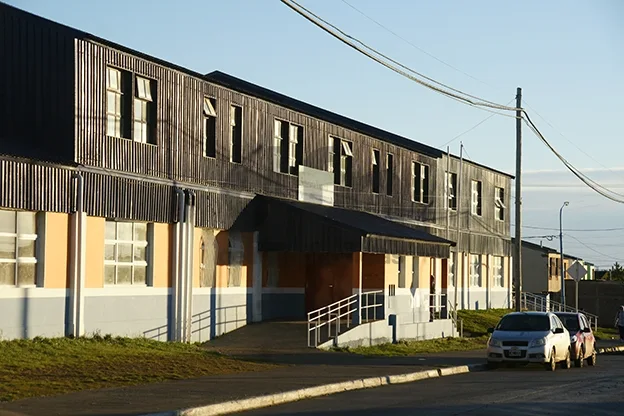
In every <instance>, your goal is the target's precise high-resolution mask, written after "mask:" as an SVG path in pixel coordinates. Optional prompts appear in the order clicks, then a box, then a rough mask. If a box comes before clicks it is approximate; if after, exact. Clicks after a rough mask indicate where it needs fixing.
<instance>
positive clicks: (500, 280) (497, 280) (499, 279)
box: [492, 256, 505, 287]
mask: <svg viewBox="0 0 624 416" xmlns="http://www.w3.org/2000/svg"><path fill="white" fill-rule="evenodd" d="M504 277H505V273H504V271H503V258H502V257H498V256H494V257H493V258H492V279H493V282H492V284H493V286H494V287H503V286H504V282H505V281H504Z"/></svg>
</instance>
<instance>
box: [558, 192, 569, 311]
mask: <svg viewBox="0 0 624 416" xmlns="http://www.w3.org/2000/svg"><path fill="white" fill-rule="evenodd" d="M568 205H570V203H569V202H568V201H565V202H564V203H563V205H562V206H561V209H560V210H559V249H560V250H559V252H560V253H561V303H562V304H563V306H564V308H565V305H566V300H565V266H564V265H563V208H564V207H567V206H568Z"/></svg>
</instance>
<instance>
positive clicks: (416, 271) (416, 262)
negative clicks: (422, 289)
mask: <svg viewBox="0 0 624 416" xmlns="http://www.w3.org/2000/svg"><path fill="white" fill-rule="evenodd" d="M419 266H420V258H419V257H418V256H412V288H414V289H417V288H418V285H419V283H420V267H419Z"/></svg>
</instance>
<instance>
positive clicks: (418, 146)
mask: <svg viewBox="0 0 624 416" xmlns="http://www.w3.org/2000/svg"><path fill="white" fill-rule="evenodd" d="M204 79H206V80H207V81H209V82H213V83H215V84H218V85H221V86H222V87H226V88H229V89H232V90H234V91H238V92H240V93H242V94H247V95H251V96H252V97H256V98H260V99H263V100H266V101H269V102H271V103H273V104H277V105H280V106H283V107H286V108H289V109H291V110H294V111H298V112H300V113H304V114H307V115H309V116H312V117H315V118H318V119H321V120H324V121H327V122H328V123H332V124H336V125H338V126H341V127H344V128H346V129H349V130H353V131H356V132H358V133H361V134H365V135H367V136H371V137H374V138H376V139H380V140H384V141H386V142H388V143H391V144H394V145H396V146H400V147H404V148H406V149H409V150H412V151H414V152H418V153H420V154H423V155H427V156H431V157H435V158H440V157H442V155H443V154H444V152H442V151H441V150H440V149H436V148H434V147H431V146H427V145H425V144H422V143H418V142H415V141H413V140H410V139H408V138H406V137H403V136H399V135H397V134H394V133H390V132H388V131H385V130H382V129H380V128H377V127H374V126H371V125H369V124H365V123H362V122H360V121H357V120H353V119H351V118H348V117H345V116H341V115H340V114H336V113H333V112H331V111H328V110H325V109H322V108H320V107H316V106H313V105H312V104H308V103H305V102H303V101H300V100H297V99H295V98H292V97H288V96H286V95H284V94H280V93H279V92H276V91H273V90H270V89H268V88H264V87H261V86H259V85H256V84H252V83H251V82H248V81H245V80H242V79H240V78H236V77H234V76H232V75H229V74H226V73H224V72H221V71H214V72H211V73H209V74H207V75H206V76H205V77H204Z"/></svg>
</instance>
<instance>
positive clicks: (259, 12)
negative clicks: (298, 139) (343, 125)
mask: <svg viewBox="0 0 624 416" xmlns="http://www.w3.org/2000/svg"><path fill="white" fill-rule="evenodd" d="M4 1H5V2H7V3H9V4H12V5H14V6H17V7H19V8H22V9H24V10H27V11H30V12H33V13H35V14H38V15H40V16H43V17H46V18H49V19H52V20H55V21H57V22H60V23H64V24H67V25H69V26H72V27H75V28H78V29H81V30H84V31H86V32H89V33H92V34H94V35H97V36H100V37H103V38H106V39H108V40H111V41H113V42H117V43H120V44H123V45H125V46H128V47H130V48H133V49H136V50H139V51H142V52H145V53H147V54H150V55H153V56H156V57H158V58H161V59H164V60H166V61H169V62H173V63H175V64H178V65H180V66H183V67H186V68H189V69H192V70H194V71H197V72H201V73H208V72H211V71H213V70H221V71H223V72H226V73H229V74H231V75H234V76H237V77H240V78H243V79H246V80H248V81H250V82H253V83H256V84H259V85H262V86H264V87H267V88H270V89H273V90H276V91H278V92H281V93H283V94H286V95H289V96H292V97H295V98H298V99H301V100H303V101H306V102H309V103H312V104H314V105H317V106H320V107H323V108H326V109H328V110H331V111H334V112H337V113H340V114H342V115H345V116H348V117H352V118H355V119H357V120H360V121H363V122H366V123H368V124H372V125H375V126H377V127H380V128H383V129H385V130H389V131H392V132H394V133H397V134H401V135H404V136H406V137H409V138H411V139H413V140H415V141H418V142H422V143H425V144H428V145H430V146H433V147H441V148H442V149H444V150H446V146H447V145H448V146H450V150H451V152H452V153H455V154H458V153H459V146H460V141H461V142H463V145H464V148H465V154H466V155H467V156H468V157H469V158H470V159H473V160H475V161H476V162H479V163H482V164H485V165H487V166H490V167H492V168H495V169H498V170H502V171H505V172H509V173H511V174H514V173H515V120H514V119H512V118H508V117H503V116H499V115H495V116H494V117H491V118H489V119H488V120H487V121H485V122H483V123H482V124H480V125H479V126H478V127H476V128H473V127H475V126H476V125H477V124H478V123H481V122H482V121H483V120H484V119H486V118H487V117H489V116H490V115H491V113H488V112H485V111H483V110H479V109H476V108H473V107H470V106H467V105H464V104H461V103H458V102H457V101H454V100H451V99H449V98H447V97H444V96H442V95H440V94H438V93H436V92H433V91H431V90H429V89H427V88H424V87H423V86H421V85H419V84H417V83H415V82H413V81H411V80H409V79H407V78H404V77H402V76H400V75H398V74H396V73H394V72H392V71H390V70H389V69H387V68H384V67H383V66H381V65H379V64H378V63H376V62H374V61H372V60H370V59H369V58H367V57H365V56H364V55H362V54H359V53H358V52H356V51H355V50H353V49H351V48H349V47H348V46H346V45H344V44H342V43H341V42H340V41H338V40H336V39H335V38H333V37H331V36H330V35H328V34H327V33H325V32H323V31H322V30H321V29H319V28H317V27H316V26H314V25H313V24H311V23H310V22H308V21H306V20H305V19H304V18H303V17H301V16H299V15H297V14H296V13H295V12H294V11H292V10H291V9H289V8H288V7H287V6H285V5H284V4H282V3H281V2H280V1H279V0H176V1H175V2H173V1H170V2H165V1H161V0H132V1H130V0H123V1H122V0H107V1H100V2H95V1H86V0H54V1H51V0H8V1H7V0H4ZM298 2H299V3H300V4H302V5H303V6H305V7H307V8H309V9H310V10H312V11H313V12H314V13H316V14H318V15H320V16H321V17H323V18H324V19H326V20H328V21H329V22H330V23H332V24H335V25H336V26H338V27H340V28H341V29H342V30H344V31H346V32H347V33H349V34H350V35H352V36H354V37H357V38H359V39H360V40H362V41H363V42H365V43H367V44H368V45H370V46H372V47H374V48H375V49H377V50H379V51H380V52H383V53H384V54H385V55H388V56H390V57H391V58H393V59H395V60H397V61H399V62H401V63H402V64H404V65H406V66H409V67H410V68H412V69H414V70H416V71H418V72H420V73H422V74H424V75H426V76H429V77H431V78H434V79H436V80H438V81H440V82H443V83H445V84H447V85H450V86H452V87H453V88H456V89H459V90H462V91H465V92H467V93H470V94H472V95H475V96H479V97H482V98H484V99H487V100H490V101H494V102H496V103H500V104H503V105H506V104H513V100H514V97H515V94H516V88H517V87H521V88H522V93H523V98H524V102H523V106H524V107H525V108H526V109H527V111H528V112H529V115H530V116H531V119H532V120H533V121H534V122H535V123H536V125H537V126H538V128H539V129H540V130H541V131H542V133H543V134H544V135H545V136H546V138H547V139H548V140H549V141H550V142H551V144H552V145H553V146H554V147H555V148H556V149H557V150H558V151H559V152H560V153H561V154H563V156H564V157H565V158H566V159H567V160H568V161H570V162H571V163H572V164H573V165H574V166H576V167H577V168H579V169H582V170H584V172H585V173H586V174H587V175H589V176H590V177H591V178H592V179H594V180H596V181H598V182H599V183H601V184H603V185H605V186H608V187H609V188H610V189H612V190H614V191H616V192H620V193H622V194H623V195H624V161H623V160H622V155H623V154H624V140H623V139H624V133H623V131H624V130H623V129H622V127H621V125H620V124H621V122H620V120H622V119H624V118H623V116H622V107H621V105H620V100H621V97H623V96H624V70H623V69H624V48H622V45H623V44H624V25H622V24H621V22H622V21H624V2H623V1H620V0H594V1H580V0H550V1H543V0H525V1H522V2H511V1H504V2H503V1H496V0H473V1H470V2H468V1H462V0H439V1H435V2H434V1H427V2H425V1H422V0H384V1H379V0H344V1H343V0H298ZM350 5H351V6H354V7H355V8H357V9H358V10H359V11H361V12H363V13H364V14H362V13H360V12H358V11H357V10H356V9H354V8H353V7H351V6H350ZM365 15H367V16H369V17H370V18H372V19H374V20H376V21H377V22H378V23H380V24H381V25H383V26H385V27H386V28H387V29H389V30H387V29H384V28H382V27H380V26H379V25H378V24H377V23H375V22H374V21H372V20H370V19H369V18H367V17H366V16H365ZM392 32H394V34H393V33H392ZM468 130H470V131H468ZM467 131H468V132H467ZM462 133H465V134H462ZM460 134H462V135H461V136H460V137H457V136H458V135H460ZM522 169H523V176H522V178H523V185H524V186H523V194H522V202H523V225H524V226H527V227H534V228H524V229H523V235H524V236H526V237H540V236H547V235H551V234H558V227H559V209H560V207H561V205H562V204H563V202H564V201H569V202H570V205H569V206H567V207H566V208H564V211H563V228H564V246H565V247H564V251H565V252H566V253H569V254H572V255H575V256H579V257H583V258H584V259H585V260H588V261H591V262H593V263H595V264H596V265H598V266H609V265H611V264H612V263H613V262H614V261H616V260H619V261H620V262H621V263H624V249H623V248H622V247H623V246H624V204H620V203H616V202H611V201H609V200H607V199H605V198H604V197H601V196H599V195H598V194H596V193H595V192H593V191H591V190H590V189H588V188H587V187H585V186H584V185H582V183H581V182H580V181H579V180H578V179H576V178H575V177H574V176H573V175H572V174H571V173H569V172H568V171H567V170H566V168H565V167H564V166H563V164H562V163H561V162H560V161H559V160H558V159H557V158H556V157H555V156H554V155H553V154H552V153H551V152H550V151H549V150H548V149H547V148H546V147H545V146H544V145H543V144H542V143H541V142H540V141H539V140H538V139H537V137H535V136H534V135H533V133H532V132H531V131H529V130H528V129H527V128H525V129H524V130H523V163H522ZM538 227H539V228H538ZM614 228H621V230H612V231H600V232H598V231H568V230H602V229H614ZM530 241H533V242H537V243H539V241H540V239H539V238H531V239H530ZM541 241H543V243H544V244H545V245H550V246H552V247H555V248H558V246H559V241H558V240H553V241H549V239H548V238H542V239H541Z"/></svg>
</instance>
